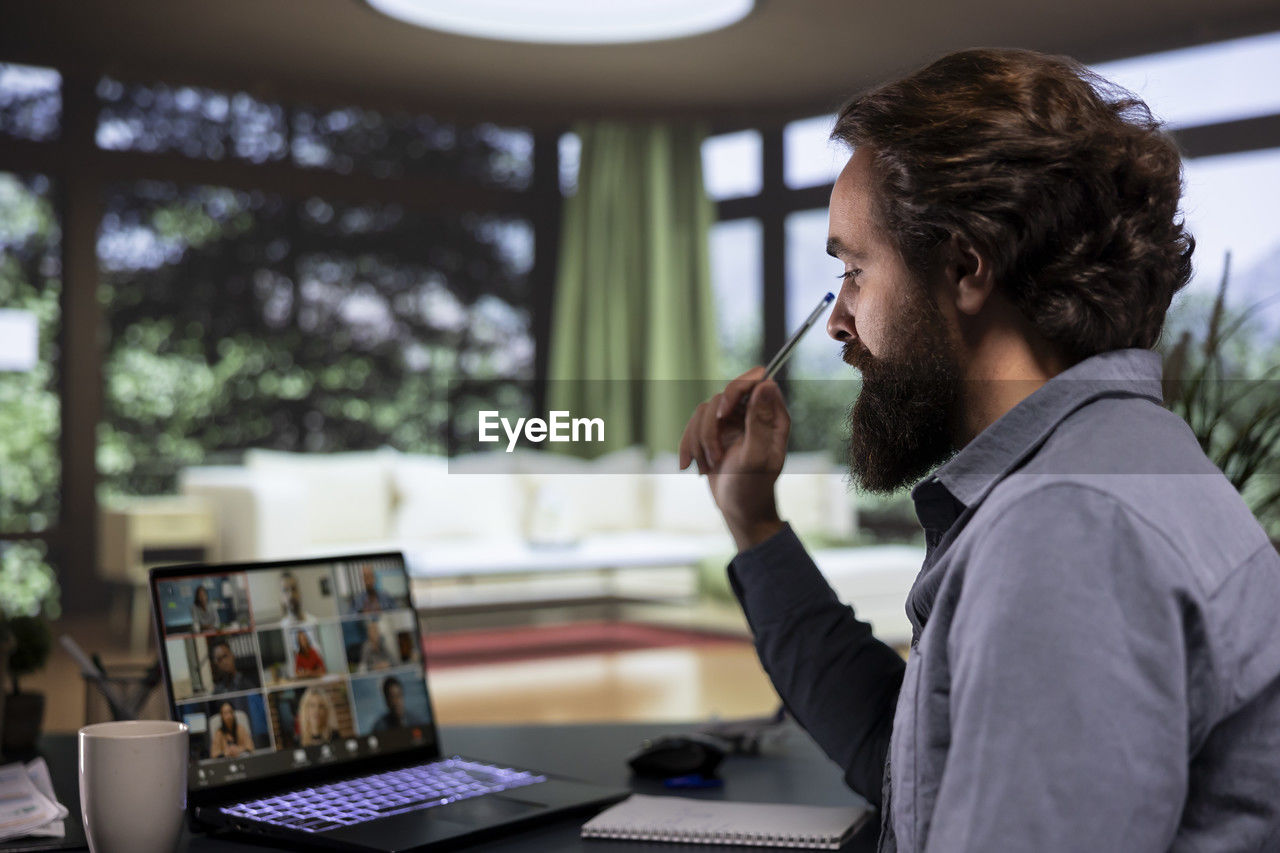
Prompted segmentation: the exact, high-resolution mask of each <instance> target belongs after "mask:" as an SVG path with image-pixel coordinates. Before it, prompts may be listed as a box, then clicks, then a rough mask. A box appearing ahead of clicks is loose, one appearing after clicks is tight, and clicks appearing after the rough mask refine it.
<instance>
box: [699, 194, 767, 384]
mask: <svg viewBox="0 0 1280 853" xmlns="http://www.w3.org/2000/svg"><path fill="white" fill-rule="evenodd" d="M762 233H763V232H762V231H761V228H760V220H758V219H733V220H729V221H727V222H717V223H716V224H715V225H713V226H711V286H712V288H713V289H714V291H715V300H716V317H717V319H718V323H719V328H718V330H717V331H718V333H719V340H720V352H721V358H720V365H721V368H722V369H723V370H725V371H726V375H727V376H737V375H738V374H739V373H742V372H743V371H745V370H747V369H748V368H749V367H751V366H753V365H756V364H760V363H761V354H760V345H761V343H762V342H763V336H764V329H763V323H762V321H761V311H762V308H763V304H764V265H763V262H764V258H763V251H764V250H763V236H762Z"/></svg>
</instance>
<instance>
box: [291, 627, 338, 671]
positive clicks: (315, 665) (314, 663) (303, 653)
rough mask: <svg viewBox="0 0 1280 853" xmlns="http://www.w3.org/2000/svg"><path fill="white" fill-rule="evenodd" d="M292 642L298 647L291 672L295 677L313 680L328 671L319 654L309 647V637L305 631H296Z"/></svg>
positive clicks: (314, 648)
mask: <svg viewBox="0 0 1280 853" xmlns="http://www.w3.org/2000/svg"><path fill="white" fill-rule="evenodd" d="M294 642H295V643H297V646H298V651H297V653H296V654H295V655H294V656H293V672H294V675H295V676H296V677H298V678H314V677H315V676H318V675H324V674H326V673H327V672H328V671H329V670H328V668H327V667H326V666H325V665H324V658H322V657H321V656H320V652H318V651H316V647H315V646H313V645H311V636H310V635H309V634H308V633H307V632H306V631H298V632H297V633H296V634H295V635H294Z"/></svg>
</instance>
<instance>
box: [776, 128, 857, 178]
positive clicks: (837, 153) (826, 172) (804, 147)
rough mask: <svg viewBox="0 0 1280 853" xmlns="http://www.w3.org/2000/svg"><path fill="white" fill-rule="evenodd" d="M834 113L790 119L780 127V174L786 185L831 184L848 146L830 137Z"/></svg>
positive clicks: (846, 153) (847, 154)
mask: <svg viewBox="0 0 1280 853" xmlns="http://www.w3.org/2000/svg"><path fill="white" fill-rule="evenodd" d="M835 123H836V116H835V113H832V114H831V115H825V116H815V117H813V118H806V119H801V120H799V121H793V122H791V123H790V124H788V125H787V126H786V127H784V128H783V129H782V173H783V180H784V181H786V184H787V188H788V189H793V190H798V189H803V188H805V187H818V186H824V185H826V184H834V183H835V181H836V176H837V175H839V174H840V170H841V169H843V168H844V164H845V162H846V161H847V160H848V159H849V146H847V145H845V144H844V143H843V142H838V141H835V140H833V139H831V128H832V127H834V126H835Z"/></svg>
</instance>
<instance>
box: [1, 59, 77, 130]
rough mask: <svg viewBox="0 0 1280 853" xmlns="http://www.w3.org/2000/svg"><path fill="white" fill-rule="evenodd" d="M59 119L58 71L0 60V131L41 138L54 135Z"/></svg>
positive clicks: (59, 93) (60, 111) (60, 84)
mask: <svg viewBox="0 0 1280 853" xmlns="http://www.w3.org/2000/svg"><path fill="white" fill-rule="evenodd" d="M61 123H62V75H61V74H59V73H58V72H57V71H54V70H53V69H52V68H36V67H34V66H31V65H13V64H10V63H0V134H4V135H6V136H16V137H17V138H18V139H30V140H33V141H36V142H43V141H45V140H49V139H57V138H58V131H59V129H60V126H61Z"/></svg>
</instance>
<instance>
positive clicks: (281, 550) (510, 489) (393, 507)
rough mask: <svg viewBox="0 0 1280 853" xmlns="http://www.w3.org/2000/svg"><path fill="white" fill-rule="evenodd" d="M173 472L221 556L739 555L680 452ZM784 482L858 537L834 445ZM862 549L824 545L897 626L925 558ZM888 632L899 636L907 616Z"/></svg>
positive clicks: (534, 569) (827, 531)
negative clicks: (199, 509) (866, 583)
mask: <svg viewBox="0 0 1280 853" xmlns="http://www.w3.org/2000/svg"><path fill="white" fill-rule="evenodd" d="M179 483H180V489H181V491H182V492H183V493H184V494H187V495H193V496H199V497H201V498H203V499H204V500H205V501H206V502H207V503H209V504H210V505H211V506H212V507H213V511H214V515H215V517H216V523H217V528H218V537H219V554H220V555H221V557H222V559H224V560H227V561H246V560H264V559H283V558H290V557H300V556H310V555H319V554H341V553H354V552H360V551H366V552H367V551H375V550H383V549H387V550H392V549H394V550H400V551H404V552H405V554H406V557H407V560H408V563H409V566H410V571H411V574H413V576H414V577H415V579H441V578H444V579H455V580H466V579H468V577H469V576H470V577H479V576H484V575H498V574H506V575H509V574H512V573H514V572H524V573H526V574H538V573H546V574H551V573H552V572H548V571H546V570H548V569H550V568H553V567H554V568H556V569H561V568H563V567H571V566H575V565H577V566H578V567H580V568H585V567H588V566H595V567H596V568H601V569H604V568H608V567H610V565H613V566H614V567H618V568H622V567H629V566H630V567H641V566H646V565H648V566H668V567H674V566H679V565H683V566H685V567H687V568H692V567H696V565H697V564H698V563H700V562H701V561H703V560H706V559H718V560H724V561H727V559H728V558H729V557H730V556H731V555H732V542H731V540H730V538H729V536H728V532H727V531H726V529H725V527H724V523H723V521H722V519H721V518H720V514H719V512H718V511H717V510H716V508H715V505H714V503H713V501H712V499H711V496H710V494H709V491H708V489H707V484H706V482H705V481H704V479H703V478H701V477H699V476H697V475H696V474H695V473H693V472H692V471H685V472H681V471H679V470H678V469H677V464H676V459H675V457H674V455H660V456H658V457H657V458H654V459H649V458H647V456H646V454H645V453H643V452H642V451H640V450H639V449H629V450H624V451H620V452H617V453H612V454H608V455H606V456H603V457H600V458H598V459H595V460H592V461H584V460H579V459H574V458H570V457H564V456H559V455H553V454H549V453H541V452H536V451H527V450H517V451H516V452H514V453H505V452H501V451H498V452H488V453H480V454H473V455H467V456H460V457H456V458H453V459H445V458H443V457H437V456H425V455H414V454H404V453H399V452H396V451H394V450H390V449H384V450H376V451H368V452H356V453H334V454H295V453H284V452H279V451H268V450H250V451H247V452H246V454H245V457H244V462H243V464H242V465H235V466H201V467H193V468H187V469H186V470H184V471H183V472H182V474H181V476H180V479H179ZM777 494H778V502H779V506H780V509H781V511H782V513H783V516H784V517H785V518H787V519H788V520H789V521H790V522H791V524H792V526H793V527H794V528H795V529H796V531H797V532H798V533H799V534H800V535H801V536H802V537H809V538H810V539H812V540H813V541H814V542H819V543H830V542H842V541H843V542H847V541H850V540H852V538H853V536H854V534H855V532H856V528H857V509H856V505H855V501H854V497H853V495H852V493H851V492H850V490H849V489H848V488H847V486H846V482H845V473H844V471H843V469H841V468H839V467H838V466H835V465H833V463H832V462H831V460H830V458H829V457H828V456H827V455H826V454H820V453H814V454H804V453H800V454H792V455H791V456H790V457H789V458H788V460H787V464H786V467H785V469H784V471H783V474H782V476H781V477H780V478H779V481H778V485H777ZM864 550H865V549H848V548H835V549H827V550H819V551H817V552H815V553H816V554H817V555H818V556H819V557H820V559H819V560H818V564H819V566H820V568H823V570H824V572H827V573H828V577H829V579H831V580H832V583H833V586H834V587H835V588H836V589H837V592H839V593H841V595H842V597H844V598H845V599H846V600H850V601H851V602H852V603H854V604H855V607H857V606H858V602H857V598H858V595H857V588H858V586H859V581H858V578H859V577H860V576H865V575H866V573H867V572H873V573H875V572H879V575H881V576H883V577H881V578H880V579H879V580H877V581H876V583H875V584H874V585H873V586H874V588H875V589H876V590H879V591H878V592H877V593H876V602H875V605H874V606H875V609H876V611H877V612H882V613H884V614H886V615H882V616H880V617H879V618H878V619H877V620H876V621H877V622H882V623H884V624H885V625H886V626H887V625H889V624H890V623H893V622H894V618H893V616H892V613H893V611H894V610H895V609H896V610H897V611H898V612H899V613H900V612H901V604H900V603H899V604H897V605H896V608H895V607H894V606H892V599H893V597H894V596H897V597H898V601H899V602H900V601H901V600H902V599H903V598H905V594H906V590H907V589H908V588H909V587H910V583H911V580H912V579H913V578H914V576H915V571H914V570H911V571H909V572H908V571H905V570H903V569H902V565H903V564H904V563H903V555H902V554H894V555H893V557H892V559H888V560H879V561H877V559H876V558H875V557H874V549H872V551H868V552H866V556H865V557H858V556H856V555H855V556H850V555H849V553H846V552H850V553H852V552H856V551H864ZM911 559H913V558H911V557H908V558H907V563H909V562H910V561H911ZM575 561H576V562H575ZM881 564H883V565H881ZM918 567H919V561H918V560H915V568H917V569H918ZM642 575H643V576H644V577H647V578H649V579H650V581H651V586H653V585H657V586H661V587H663V588H664V589H666V590H667V591H670V589H671V588H672V585H673V584H678V582H677V581H674V580H673V579H672V578H671V576H670V575H669V574H668V575H665V576H664V575H662V574H660V573H655V572H652V571H649V572H644V573H641V572H633V573H632V578H633V579H634V578H636V577H640V576H642ZM842 578H849V579H852V580H842ZM894 579H896V581H897V582H896V587H897V591H896V592H895V591H894V588H895V582H894ZM615 581H616V578H613V579H611V581H610V582H611V583H612V582H615ZM565 582H567V581H566V579H564V578H561V580H560V583H561V585H562V586H563V584H564V583H565ZM688 583H689V577H688V575H687V573H686V580H685V584H686V586H687V585H688ZM886 589H887V590H888V592H887V593H885V592H884V590H886ZM437 594H440V593H437ZM519 594H524V593H519ZM886 595H887V597H888V600H889V601H890V606H885V604H884V602H885V600H886ZM899 621H900V622H902V621H905V617H903V618H902V619H901V620H899ZM877 627H879V625H877ZM891 630H892V632H894V633H895V635H896V634H900V633H901V625H900V624H897V625H896V626H895V627H894V628H892V629H891ZM894 641H896V640H894Z"/></svg>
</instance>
